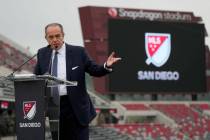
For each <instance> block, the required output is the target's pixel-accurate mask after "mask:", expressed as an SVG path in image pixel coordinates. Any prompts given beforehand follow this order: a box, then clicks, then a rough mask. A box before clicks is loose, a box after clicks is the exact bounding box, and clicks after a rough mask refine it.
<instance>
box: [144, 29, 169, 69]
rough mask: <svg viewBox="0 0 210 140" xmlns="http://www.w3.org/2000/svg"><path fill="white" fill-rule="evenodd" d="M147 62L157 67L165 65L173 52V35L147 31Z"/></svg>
mask: <svg viewBox="0 0 210 140" xmlns="http://www.w3.org/2000/svg"><path fill="white" fill-rule="evenodd" d="M145 50H146V54H147V60H146V64H147V65H150V63H152V64H153V65H155V66H156V67H161V66H162V65H164V64H165V63H166V62H167V60H168V58H169V55H170V52H171V35H170V34H167V33H145Z"/></svg>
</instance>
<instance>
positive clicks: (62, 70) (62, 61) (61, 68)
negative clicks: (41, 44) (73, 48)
mask: <svg viewBox="0 0 210 140" xmlns="http://www.w3.org/2000/svg"><path fill="white" fill-rule="evenodd" d="M57 52H58V54H57V55H58V65H57V66H58V68H57V70H58V71H57V72H58V73H57V77H58V78H60V79H63V80H66V45H65V43H63V46H62V47H61V48H60V49H59V50H57ZM54 56H55V50H53V57H52V61H53V59H54ZM58 90H59V95H60V96H62V95H67V89H66V86H65V85H59V88H58Z"/></svg>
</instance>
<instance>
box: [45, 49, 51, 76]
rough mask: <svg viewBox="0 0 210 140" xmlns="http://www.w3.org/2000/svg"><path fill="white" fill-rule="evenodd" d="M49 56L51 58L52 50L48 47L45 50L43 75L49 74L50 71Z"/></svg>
mask: <svg viewBox="0 0 210 140" xmlns="http://www.w3.org/2000/svg"><path fill="white" fill-rule="evenodd" d="M51 56H52V49H51V48H50V47H48V48H47V49H46V56H45V57H44V58H46V59H45V65H44V66H45V70H44V71H45V73H47V72H49V73H50V71H51V70H50V69H51Z"/></svg>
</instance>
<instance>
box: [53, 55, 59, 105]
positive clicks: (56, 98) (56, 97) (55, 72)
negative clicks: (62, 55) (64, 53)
mask: <svg viewBox="0 0 210 140" xmlns="http://www.w3.org/2000/svg"><path fill="white" fill-rule="evenodd" d="M52 76H55V77H57V76H58V52H57V51H56V52H55V55H54V59H53V63H52ZM51 95H52V97H53V101H54V103H55V104H56V105H59V91H58V86H57V85H55V87H52V91H51Z"/></svg>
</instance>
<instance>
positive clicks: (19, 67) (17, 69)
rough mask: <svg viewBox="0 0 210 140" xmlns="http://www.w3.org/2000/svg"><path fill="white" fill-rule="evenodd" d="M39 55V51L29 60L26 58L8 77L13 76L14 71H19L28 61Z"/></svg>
mask: <svg viewBox="0 0 210 140" xmlns="http://www.w3.org/2000/svg"><path fill="white" fill-rule="evenodd" d="M36 56H37V53H36V54H35V55H33V56H32V57H30V58H29V59H28V60H26V61H25V62H24V63H22V64H21V65H20V66H18V67H17V68H16V69H15V70H13V72H12V73H10V74H9V75H8V76H7V78H11V77H13V76H14V73H15V72H17V71H19V70H20V69H21V68H22V67H23V66H24V65H25V64H26V63H28V62H29V61H31V60H32V59H33V58H34V57H36Z"/></svg>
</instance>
